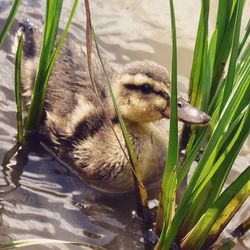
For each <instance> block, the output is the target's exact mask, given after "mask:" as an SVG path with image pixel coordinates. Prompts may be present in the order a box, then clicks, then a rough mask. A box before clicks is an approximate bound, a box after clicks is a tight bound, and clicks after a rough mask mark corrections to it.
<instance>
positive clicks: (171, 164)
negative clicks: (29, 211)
mask: <svg viewBox="0 0 250 250" xmlns="http://www.w3.org/2000/svg"><path fill="white" fill-rule="evenodd" d="M169 3H170V11H171V26H172V48H173V49H172V50H173V51H172V74H171V98H170V131H169V144H168V150H167V157H166V159H167V160H166V164H165V171H164V175H163V179H162V185H161V196H160V197H161V198H160V205H159V209H158V212H157V213H158V216H157V226H156V227H157V231H160V230H161V228H162V224H163V221H162V217H163V215H164V214H165V216H164V217H165V220H164V221H165V226H166V227H167V228H168V227H169V224H170V223H171V216H170V215H171V213H172V211H173V205H174V204H173V203H172V202H169V200H170V201H172V200H175V198H174V196H175V189H176V184H175V188H174V191H173V189H171V190H172V192H171V193H168V192H169V189H167V187H168V186H169V185H170V184H169V183H168V182H169V181H170V180H169V177H170V176H171V174H172V172H173V170H174V168H175V167H176V165H177V163H178V124H177V122H178V121H177V49H176V48H177V46H176V44H177V42H176V25H175V13H174V5H173V1H172V0H170V1H169ZM174 175H175V179H176V173H175V174H174ZM169 195H170V197H169Z"/></svg>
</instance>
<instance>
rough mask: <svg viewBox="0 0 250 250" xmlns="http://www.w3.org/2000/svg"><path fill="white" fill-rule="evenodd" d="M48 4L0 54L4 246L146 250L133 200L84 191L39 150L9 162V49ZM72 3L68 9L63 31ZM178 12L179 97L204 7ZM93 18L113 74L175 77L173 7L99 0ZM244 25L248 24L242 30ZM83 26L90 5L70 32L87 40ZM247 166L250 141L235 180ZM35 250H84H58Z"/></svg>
mask: <svg viewBox="0 0 250 250" xmlns="http://www.w3.org/2000/svg"><path fill="white" fill-rule="evenodd" d="M44 2H45V1H38V0H37V1H34V0H33V1H30V0H26V1H22V4H21V6H20V8H19V10H18V15H17V17H16V19H15V21H14V24H13V27H12V29H11V32H10V35H9V36H8V38H7V40H6V41H5V43H4V45H3V47H2V50H0V65H1V68H0V142H1V143H0V161H1V162H2V165H1V166H0V211H1V212H0V215H1V217H0V240H8V239H12V238H15V239H27V238H37V237H44V238H53V239H61V240H69V241H70V240H72V241H85V242H88V243H92V244H96V245H99V246H104V247H105V248H107V249H144V246H143V242H142V232H141V225H140V221H139V220H138V219H136V218H133V216H132V211H133V210H135V201H134V196H133V194H128V195H125V196H122V197H109V198H107V197H106V198H103V197H101V196H100V195H99V194H97V193H95V192H94V191H91V190H90V189H86V187H85V185H84V184H83V183H82V182H81V181H80V180H79V179H78V178H77V177H76V176H74V175H73V174H72V173H71V172H69V171H68V170H67V169H65V168H64V167H62V166H61V165H60V164H58V163H57V162H56V161H55V160H54V159H53V158H52V157H51V156H50V155H48V154H47V153H46V152H45V151H44V150H43V149H42V148H41V147H40V146H39V144H37V145H32V146H31V147H28V148H25V149H23V150H21V151H19V153H18V154H17V155H14V156H13V157H11V160H10V161H9V160H8V157H7V156H6V152H8V154H10V155H11V151H10V149H11V148H13V146H14V145H15V139H14V138H15V135H16V128H15V115H16V114H15V103H14V92H13V82H14V65H13V57H12V56H11V55H10V54H11V44H12V42H13V38H14V33H15V31H16V29H17V27H18V20H22V18H23V17H28V18H29V19H30V20H31V22H32V23H33V24H34V25H35V26H37V27H40V26H41V25H42V19H43V13H44V7H45V4H44ZM215 2H216V1H212V3H213V4H214V3H215ZM71 3H72V1H67V2H65V6H64V8H63V15H62V16H63V17H65V18H63V20H62V26H64V24H65V22H66V16H67V15H68V13H69V10H70V7H71ZM175 4H176V15H177V16H176V21H177V31H178V34H177V37H178V67H179V70H178V74H179V75H178V81H179V91H180V92H182V93H183V94H184V95H185V93H186V91H187V83H188V75H189V72H190V66H191V60H192V49H193V46H194V40H195V32H196V26H197V22H198V18H199V8H200V7H199V5H198V4H197V1H194V0H192V1H181V0H178V1H175ZM213 4H212V9H213ZM247 5H248V6H247V11H246V13H249V11H250V4H249V3H247ZM9 7H10V1H7V0H3V1H0V29H1V26H2V24H3V20H5V18H6V16H7V13H8V10H9ZM91 10H92V19H93V24H94V26H95V29H96V33H97V34H98V39H99V42H100V45H101V47H102V53H103V55H104V57H105V58H107V59H108V60H109V61H110V63H111V64H112V65H113V66H114V67H121V66H122V65H123V64H125V63H127V62H130V61H134V60H145V59H148V60H154V61H155V62H157V63H159V64H162V65H164V66H166V67H167V68H168V69H170V65H171V56H170V55H171V45H170V44H171V36H170V34H171V29H170V19H169V9H168V5H167V1H161V2H158V3H157V4H155V2H154V1H149V0H143V1H139V0H136V1H129V0H126V1H122V0H120V1H117V0H109V1H105V3H104V1H101V0H94V1H91ZM212 16H213V17H214V16H215V11H212ZM245 16H247V14H245ZM246 20H247V18H244V23H246ZM211 24H213V22H212V23H211ZM84 26H85V20H84V4H83V1H80V4H79V7H78V10H77V12H76V15H75V17H74V20H73V23H72V26H71V29H70V32H71V33H73V34H74V36H76V37H77V38H78V39H84V32H83V27H84ZM249 158H250V141H249V140H248V143H246V144H245V146H244V148H243V150H242V152H241V155H240V157H239V158H238V159H237V162H236V164H235V165H236V166H235V168H234V170H233V171H232V175H231V176H230V178H231V180H232V179H233V178H235V176H236V175H237V174H238V173H239V171H241V170H242V169H243V168H244V167H246V166H247V165H249V164H250V160H249ZM248 204H249V202H248ZM247 208H248V205H247V204H246V205H245V208H244V209H243V210H242V212H241V213H240V214H239V215H238V216H237V218H236V220H235V221H236V222H239V221H241V220H242V219H243V218H245V216H246V215H247ZM233 226H234V225H231V226H230V227H231V228H233ZM246 243H247V242H246V239H245V242H242V243H240V244H239V245H238V247H237V249H247V246H245V245H244V244H246ZM248 244H249V242H248ZM248 246H249V245H248ZM25 249H34V248H33V247H26V248H25ZM36 249H80V248H79V247H74V246H63V245H59V246H55V245H53V246H46V247H45V246H38V247H36Z"/></svg>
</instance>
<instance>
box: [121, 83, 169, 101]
mask: <svg viewBox="0 0 250 250" xmlns="http://www.w3.org/2000/svg"><path fill="white" fill-rule="evenodd" d="M144 85H146V84H142V85H135V84H133V83H126V84H125V85H124V86H125V87H126V88H127V89H130V90H136V91H138V90H139V91H142V88H143V86H144ZM149 86H150V85H149ZM150 87H151V86H150ZM142 92H143V91H142ZM151 92H152V93H154V94H156V95H159V96H161V97H163V98H164V99H169V96H168V94H167V93H165V92H163V91H155V90H154V89H153V88H152V87H151ZM148 93H149V92H148Z"/></svg>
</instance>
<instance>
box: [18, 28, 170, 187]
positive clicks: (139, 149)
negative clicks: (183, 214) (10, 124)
mask: <svg viewBox="0 0 250 250" xmlns="http://www.w3.org/2000/svg"><path fill="white" fill-rule="evenodd" d="M24 34H25V43H24V53H23V54H24V55H23V67H22V86H23V96H24V107H25V108H26V113H27V111H28V107H29V102H30V98H31V89H32V86H33V82H34V76H35V71H36V68H37V64H38V56H39V54H40V53H39V50H40V46H39V44H40V43H41V40H40V37H41V35H40V33H39V32H37V31H36V30H34V29H33V28H32V27H30V26H27V25H26V26H24ZM86 60H87V59H86V49H85V46H83V45H82V44H80V43H79V42H77V41H76V40H75V39H73V38H70V39H68V38H66V40H65V42H64V44H63V46H62V48H61V50H60V52H59V55H58V57H57V60H56V63H55V65H54V68H53V71H52V74H51V77H50V79H49V83H48V88H47V94H46V97H45V104H44V111H43V118H42V122H41V130H40V132H41V134H42V135H43V138H44V141H45V143H46V145H47V146H48V147H49V148H50V149H51V150H52V151H53V152H54V153H55V154H56V155H57V157H58V158H59V159H60V160H61V161H64V162H66V163H67V165H69V166H71V167H72V168H73V169H75V170H76V171H77V173H78V174H79V175H80V176H81V177H82V178H83V179H84V180H85V181H87V183H88V184H89V185H91V186H94V187H96V188H98V189H101V190H103V191H106V192H126V191H129V190H132V189H133V187H134V184H133V176H132V171H131V166H130V164H129V162H128V157H127V151H126V147H125V142H124V139H123V135H122V132H121V129H120V125H119V123H118V121H117V117H116V115H115V112H114V109H113V105H112V102H111V98H110V95H109V92H108V90H107V88H106V87H105V86H106V85H105V81H104V77H103V73H102V70H101V68H100V66H99V62H98V59H97V58H96V57H93V76H94V81H95V83H96V86H97V89H98V92H99V96H100V99H101V102H102V104H103V106H104V107H105V110H106V114H105V113H104V112H103V109H102V108H101V106H100V105H99V103H98V100H97V98H96V95H95V94H94V91H93V88H92V84H91V81H90V77H89V74H88V68H87V63H86ZM106 69H107V72H108V75H109V78H110V80H111V82H112V87H113V91H114V93H115V96H116V99H117V103H118V105H119V107H120V110H121V113H122V116H123V118H124V121H125V124H126V127H127V129H128V132H129V136H130V139H131V141H132V144H133V147H134V151H135V154H136V158H137V160H138V162H139V164H140V166H141V175H142V179H143V182H144V183H145V184H146V185H147V184H150V183H152V182H154V181H157V180H159V178H161V175H162V172H163V168H164V162H165V152H166V135H165V134H163V133H162V131H160V128H159V126H157V124H156V123H155V121H157V120H160V119H161V118H163V112H166V110H167V107H166V104H165V103H166V100H167V99H168V88H169V85H170V82H169V78H168V75H167V71H166V70H165V69H164V68H163V67H161V66H159V65H157V64H155V63H153V62H136V63H133V64H132V65H128V66H126V67H125V68H124V69H122V70H121V71H119V72H114V70H113V69H112V68H111V67H110V65H108V64H107V63H106ZM144 81H145V82H147V81H150V84H154V86H153V85H152V86H151V85H150V91H151V92H152V93H153V92H154V94H155V95H156V96H157V97H159V100H156V99H157V98H154V96H153V94H152V93H151V92H150V93H149V92H148V91H149V89H148V90H147V88H148V86H146V85H148V84H144V85H145V86H146V88H145V89H143V88H144V87H143V88H142V87H141V86H142V83H143V82H144ZM134 82H135V83H136V84H135V85H133V84H134ZM144 85H143V86H144ZM151 95H152V97H151ZM138 96H139V97H138ZM144 97H145V98H144ZM148 98H151V99H152V103H151V104H150V105H149V104H148ZM143 105H144V106H143ZM163 105H164V107H163V108H162V110H161V108H159V107H161V106H163ZM158 106H159V107H158ZM155 110H157V112H155ZM109 121H111V123H112V126H113V129H114V130H115V132H116V134H117V137H118V139H119V141H120V144H121V146H122V147H123V150H122V149H121V147H120V144H119V142H118V140H117V138H116V136H115V135H114V132H113V131H112V128H111V126H110V122H109ZM124 152H125V154H126V155H125V154H124Z"/></svg>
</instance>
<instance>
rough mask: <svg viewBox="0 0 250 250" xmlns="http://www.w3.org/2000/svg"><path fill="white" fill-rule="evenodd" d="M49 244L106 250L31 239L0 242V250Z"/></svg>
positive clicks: (81, 244) (73, 243)
mask: <svg viewBox="0 0 250 250" xmlns="http://www.w3.org/2000/svg"><path fill="white" fill-rule="evenodd" d="M47 244H56V245H57V244H70V245H74V246H79V247H83V248H84V249H93V250H105V248H103V247H99V246H96V245H93V244H88V243H84V242H74V241H65V240H54V239H29V240H13V241H10V242H0V249H4V250H7V249H13V248H19V247H28V246H36V245H47Z"/></svg>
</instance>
